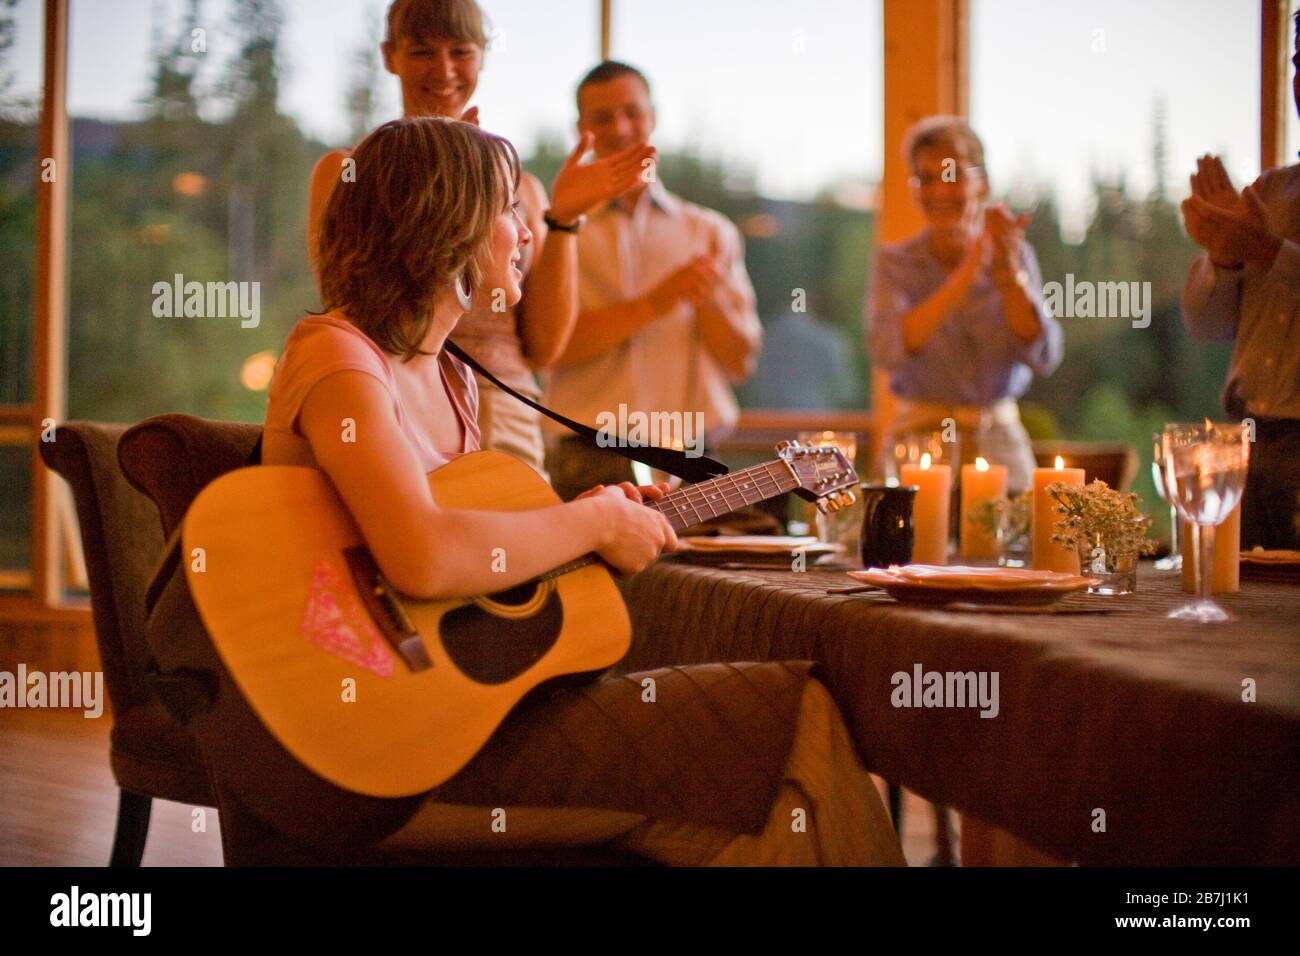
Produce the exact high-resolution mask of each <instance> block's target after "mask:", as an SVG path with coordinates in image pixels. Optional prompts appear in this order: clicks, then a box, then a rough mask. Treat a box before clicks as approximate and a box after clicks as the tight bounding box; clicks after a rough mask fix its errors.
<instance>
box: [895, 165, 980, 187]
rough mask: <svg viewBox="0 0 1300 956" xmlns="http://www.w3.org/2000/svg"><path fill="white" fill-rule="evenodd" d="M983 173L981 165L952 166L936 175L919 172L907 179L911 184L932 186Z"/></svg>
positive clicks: (959, 180)
mask: <svg viewBox="0 0 1300 956" xmlns="http://www.w3.org/2000/svg"><path fill="white" fill-rule="evenodd" d="M983 175H984V167H983V166H954V167H952V168H951V169H944V171H943V172H941V173H939V175H937V176H936V175H935V174H933V173H920V174H918V175H914V176H910V177H908V180H907V181H908V182H909V183H911V184H912V185H913V186H933V185H934V184H935V183H960V182H963V181H965V179H966V178H967V177H974V176H983Z"/></svg>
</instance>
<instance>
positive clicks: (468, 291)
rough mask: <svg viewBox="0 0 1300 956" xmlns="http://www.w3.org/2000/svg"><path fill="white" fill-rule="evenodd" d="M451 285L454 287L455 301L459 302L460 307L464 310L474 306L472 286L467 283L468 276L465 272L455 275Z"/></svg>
mask: <svg viewBox="0 0 1300 956" xmlns="http://www.w3.org/2000/svg"><path fill="white" fill-rule="evenodd" d="M453 285H455V287H456V301H457V302H459V303H460V307H461V308H462V309H464V310H465V311H466V312H468V311H469V310H470V309H472V308H474V299H473V295H474V287H473V286H471V285H470V284H469V278H468V277H467V276H466V275H465V273H463V272H462V273H461V274H460V275H458V276H456V281H455V283H453Z"/></svg>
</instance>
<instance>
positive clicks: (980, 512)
mask: <svg viewBox="0 0 1300 956" xmlns="http://www.w3.org/2000/svg"><path fill="white" fill-rule="evenodd" d="M1033 516H1034V493H1033V492H1032V491H1022V492H1021V493H1020V494H1018V495H1014V496H1012V497H1011V498H986V499H985V500H983V501H977V502H976V503H975V504H973V505H971V508H970V512H969V514H967V517H968V518H969V519H970V520H971V521H972V522H973V523H974V524H975V526H976V527H978V528H980V529H981V530H982V531H984V532H985V533H986V534H987V535H989V537H992V538H1000V539H1002V540H1005V541H1006V542H1007V543H1008V544H1012V543H1014V542H1016V541H1019V540H1020V539H1022V538H1025V537H1027V536H1028V535H1029V526H1030V523H1031V522H1032V520H1033Z"/></svg>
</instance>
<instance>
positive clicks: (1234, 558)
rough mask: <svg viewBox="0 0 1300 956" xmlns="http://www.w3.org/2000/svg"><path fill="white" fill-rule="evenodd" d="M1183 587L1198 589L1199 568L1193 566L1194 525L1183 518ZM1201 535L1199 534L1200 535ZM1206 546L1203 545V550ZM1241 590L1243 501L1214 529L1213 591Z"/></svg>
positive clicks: (1211, 586)
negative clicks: (1197, 569) (1195, 568)
mask: <svg viewBox="0 0 1300 956" xmlns="http://www.w3.org/2000/svg"><path fill="white" fill-rule="evenodd" d="M1181 524H1182V533H1183V538H1182V552H1183V590H1184V591H1186V592H1188V593H1189V594H1195V593H1196V572H1195V571H1193V570H1192V568H1193V567H1194V563H1193V561H1192V526H1191V525H1190V524H1189V523H1188V522H1186V521H1182V522H1181ZM1198 537H1199V536H1198ZM1203 550H1204V549H1202V551H1203ZM1240 590H1241V502H1240V501H1239V502H1237V507H1235V508H1233V509H1232V510H1231V511H1230V512H1228V517H1226V518H1224V519H1223V523H1222V524H1220V525H1219V526H1218V527H1216V528H1215V529H1214V571H1213V572H1212V574H1211V577H1210V592H1211V593H1212V594H1231V593H1232V592H1234V591H1240Z"/></svg>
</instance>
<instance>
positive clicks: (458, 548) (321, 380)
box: [262, 117, 902, 865]
mask: <svg viewBox="0 0 1300 956" xmlns="http://www.w3.org/2000/svg"><path fill="white" fill-rule="evenodd" d="M352 159H353V160H354V161H355V164H356V165H355V181H343V182H340V183H339V184H338V186H337V187H336V188H335V189H334V190H333V193H332V195H331V197H330V199H329V203H328V206H327V207H326V209H325V212H324V215H323V219H322V224H321V230H320V247H319V253H320V258H319V276H320V286H321V294H322V301H323V303H324V309H325V311H324V312H323V314H321V315H313V316H309V317H307V318H305V319H303V320H302V321H301V322H299V323H298V325H297V326H296V327H295V328H294V330H293V332H292V333H291V335H290V336H289V340H288V343H287V345H286V348H285V351H284V354H283V355H282V357H281V359H280V363H279V365H278V367H277V370H276V376H275V380H274V382H273V384H272V387H271V391H270V398H269V405H268V408H267V414H266V424H265V431H264V446H263V458H262V460H263V463H264V464H266V465H309V466H312V467H315V468H318V469H320V470H321V471H322V472H324V474H325V475H326V476H327V477H328V478H329V480H330V482H331V484H332V485H333V487H334V489H335V490H336V491H337V493H338V495H339V497H340V498H341V499H342V502H343V503H344V505H345V506H346V508H347V510H348V511H349V512H350V514H351V516H352V518H353V519H354V521H355V523H356V525H357V527H358V528H359V530H360V532H361V534H362V536H363V537H364V540H365V544H366V546H367V547H368V549H369V551H370V553H371V554H372V555H373V557H374V560H375V562H376V563H377V564H378V566H379V569H380V570H381V571H382V572H383V574H384V575H385V576H386V577H387V579H388V580H389V581H390V582H391V583H392V584H393V585H394V586H395V587H396V588H397V589H398V590H400V591H402V592H404V593H405V594H407V595H411V596H413V597H418V598H450V597H456V596H470V595H476V594H484V593H488V592H499V591H501V590H503V589H506V588H510V587H512V586H514V585H518V584H521V583H523V582H526V581H528V580H530V579H532V578H535V577H536V576H538V575H541V574H543V573H545V572H546V571H548V570H549V569H551V568H554V567H556V566H558V565H561V564H564V563H565V562H569V561H571V560H573V559H577V558H579V557H581V556H583V555H586V554H589V553H595V554H598V555H599V556H600V557H601V558H602V559H603V560H604V561H605V562H606V563H607V564H609V565H610V566H612V567H613V568H615V569H617V570H618V571H619V572H622V573H625V574H631V573H635V572H637V571H640V570H641V569H642V568H644V567H646V566H647V565H648V564H649V563H651V562H652V561H654V560H655V559H656V558H657V557H658V556H659V554H660V553H661V552H662V551H665V550H672V549H673V548H674V547H675V545H676V538H675V536H674V533H673V530H672V527H671V526H670V524H669V523H668V521H667V520H666V519H665V518H664V516H663V515H661V514H660V513H659V512H658V511H656V510H655V509H653V508H649V507H646V506H645V505H644V504H643V503H642V501H643V496H644V497H648V498H651V499H658V498H659V497H660V496H662V495H663V493H664V489H662V488H658V487H643V488H639V489H638V488H635V487H633V486H631V485H630V484H625V485H623V486H621V487H617V488H615V487H605V488H594V489H592V490H591V491H589V492H587V493H586V494H585V495H583V496H581V497H580V498H579V499H577V500H574V501H572V502H568V503H566V504H556V505H554V506H551V507H544V508H538V509H535V510H527V511H508V510H503V511H491V510H469V509H464V508H451V507H440V505H439V503H438V501H436V500H435V498H434V494H433V492H432V491H431V489H430V484H429V482H428V480H427V477H426V476H427V474H428V473H429V472H431V471H433V470H435V469H437V468H439V467H440V466H442V465H444V464H446V463H447V462H449V461H451V460H452V459H455V458H457V457H459V456H460V455H463V454H465V453H468V452H473V451H475V450H477V448H478V437H479V436H478V430H477V427H476V424H475V410H476V405H477V388H476V384H475V380H474V377H473V375H472V374H470V372H469V370H468V369H467V368H466V367H465V366H464V365H463V364H462V363H460V362H459V361H457V360H456V359H455V358H453V357H452V356H450V355H449V354H447V353H446V352H445V351H444V350H443V343H444V341H445V340H446V338H447V337H448V335H449V334H450V333H451V332H452V331H453V329H454V328H455V326H456V323H457V320H458V319H459V318H460V317H461V315H462V314H463V313H464V312H465V310H466V308H467V303H468V302H469V299H470V295H471V293H472V291H473V290H474V289H481V290H491V292H493V293H496V294H498V295H503V296H504V299H505V302H506V303H507V304H509V305H513V304H514V303H516V302H517V301H518V300H519V297H520V281H521V278H522V277H521V273H520V271H519V269H518V267H517V264H518V261H519V258H520V255H521V250H522V248H523V247H524V246H526V245H527V244H528V242H529V241H530V239H531V234H530V232H529V230H528V228H527V227H526V226H525V225H524V223H523V221H522V220H521V219H520V217H519V215H518V212H517V204H516V198H515V194H516V188H517V186H518V183H519V176H520V171H519V162H518V157H517V155H516V154H515V151H514V148H513V147H512V146H511V145H510V144H509V143H508V142H507V141H505V140H503V139H501V138H499V137H496V136H493V135H491V134H489V133H486V132H484V131H482V130H480V129H478V128H477V127H475V126H473V125H471V124H468V123H464V122H458V121H455V120H447V119H441V118H432V117H425V118H408V119H401V120H395V121H393V122H390V123H387V124H385V125H383V126H381V127H379V128H378V129H377V130H375V131H374V132H373V133H371V134H370V135H369V136H368V137H367V138H366V139H365V140H364V141H363V142H362V143H361V144H360V145H359V146H358V147H357V148H356V150H355V151H354V153H353V154H352ZM710 668H713V670H710ZM718 668H725V669H729V670H727V673H728V674H729V675H730V674H733V672H734V675H735V676H736V677H737V679H735V680H724V681H717V680H714V679H713V678H714V677H716V675H717V674H718V673H719V671H718V670H717V669H718ZM789 671H790V668H789V666H788V665H784V664H779V663H774V664H762V665H701V666H700V667H698V668H671V669H668V670H666V671H663V672H654V673H655V674H656V675H659V678H660V679H659V683H658V687H659V693H658V695H657V697H656V696H655V695H653V694H652V695H650V699H649V700H647V697H646V695H645V692H644V688H645V686H646V685H645V683H644V682H643V681H640V680H637V679H635V678H633V679H629V678H628V677H623V678H605V679H601V680H597V681H595V682H594V683H590V684H588V685H587V686H585V687H582V688H579V689H565V690H562V691H559V692H558V693H555V694H553V695H552V696H551V697H550V698H548V699H546V700H543V701H542V702H540V703H538V702H525V704H524V705H521V707H519V708H517V710H516V711H515V712H514V713H513V714H511V716H510V717H509V718H508V719H507V720H506V721H505V723H504V724H502V725H501V726H500V727H499V728H498V730H497V732H496V733H495V735H494V736H493V737H492V739H491V741H489V743H488V745H487V746H486V747H485V748H484V749H483V751H481V752H480V754H479V755H478V756H477V757H476V758H475V760H474V761H472V762H471V764H470V765H469V767H468V768H467V771H466V774H467V775H466V776H465V779H473V778H474V772H475V768H476V765H478V766H480V767H481V766H490V765H494V764H493V763H492V762H493V761H497V762H500V761H502V760H505V761H506V762H507V763H509V762H510V761H511V760H514V762H515V764H516V765H517V764H518V763H519V759H529V758H531V757H533V756H535V757H536V768H537V772H538V774H542V773H545V774H549V775H552V776H553V777H554V779H556V780H557V781H568V780H573V779H577V778H578V777H580V776H581V773H579V772H578V771H581V772H582V773H588V772H593V771H592V768H591V767H589V766H583V767H581V768H576V767H568V766H565V765H564V763H563V760H562V759H561V760H557V755H556V752H555V751H554V750H552V752H549V753H548V752H547V747H548V743H547V738H546V736H545V733H544V732H543V730H541V729H539V728H545V727H546V726H547V721H546V719H545V718H546V715H547V714H548V713H551V712H554V713H555V714H556V715H557V718H556V719H557V720H558V719H560V717H559V716H558V715H562V714H571V713H572V712H573V708H575V707H577V706H579V705H581V706H587V705H592V706H593V707H594V708H595V709H594V710H593V711H592V713H594V714H598V715H600V716H601V717H602V719H603V722H602V723H597V722H595V721H594V720H584V721H583V722H580V723H579V724H578V725H575V726H568V725H566V729H565V733H566V734H567V735H568V737H569V738H570V739H569V740H568V741H566V742H569V743H574V748H573V751H572V752H574V753H584V754H588V753H595V752H597V751H598V750H599V749H600V746H601V745H602V742H603V743H605V744H607V743H608V740H609V739H610V738H611V735H615V734H617V733H622V734H624V735H626V736H627V740H628V741H629V744H628V746H627V747H626V748H624V749H625V750H626V751H631V750H633V749H636V750H638V751H643V752H644V753H645V754H648V755H653V754H655V753H661V754H662V753H674V752H675V753H678V754H686V755H687V756H689V757H690V758H691V759H688V760H686V761H685V762H681V766H680V768H679V769H680V772H681V774H682V776H680V777H679V778H677V781H676V782H677V783H680V784H683V787H684V789H683V792H684V793H685V792H686V791H688V790H690V789H691V788H692V787H694V788H696V789H698V788H699V787H700V786H702V785H703V783H702V782H703V781H705V780H714V781H720V782H719V783H718V784H717V786H718V787H719V788H720V789H719V793H720V794H722V793H725V788H726V786H727V785H728V784H727V781H728V780H735V779H739V778H740V777H742V776H743V775H744V774H745V773H747V772H749V771H750V770H751V769H752V766H753V765H755V764H761V763H762V760H761V759H756V758H755V756H754V754H755V748H756V747H757V748H761V747H762V746H764V743H763V742H761V741H759V742H756V741H754V740H753V739H750V738H751V737H752V736H753V735H752V734H747V733H746V732H745V731H746V728H745V727H737V726H734V725H732V726H723V727H720V726H718V720H719V718H718V717H717V715H719V714H725V713H728V712H734V709H733V710H731V711H729V710H728V707H727V704H728V702H727V701H725V700H722V699H720V698H721V695H728V694H730V695H735V694H745V693H750V694H754V693H756V692H758V691H756V690H755V689H756V688H759V689H761V693H763V694H767V695H768V697H767V698H765V699H763V700H761V701H759V702H758V704H759V706H760V707H761V706H763V705H766V706H767V707H768V708H769V709H778V708H779V704H780V703H781V701H780V699H779V697H780V695H782V694H785V695H794V696H795V697H796V698H797V701H790V702H789V703H790V707H789V713H790V714H791V715H792V716H794V718H795V728H794V731H793V734H792V737H791V739H790V740H789V742H788V747H787V749H786V751H785V752H784V754H783V758H784V762H783V764H782V763H781V762H780V761H778V763H777V766H778V767H781V766H783V767H784V769H783V770H778V771H776V772H775V773H774V774H771V775H770V776H771V780H770V781H768V782H770V784H771V791H772V792H773V793H774V798H773V799H772V801H771V803H770V811H769V814H768V819H767V823H766V826H765V827H764V828H762V830H761V832H758V831H757V830H754V831H753V832H749V833H745V832H740V831H739V829H730V830H729V829H727V828H726V827H724V826H719V825H716V824H705V823H701V822H699V820H700V817H699V815H698V814H695V815H692V813H691V812H690V807H688V806H686V803H687V802H689V801H687V799H686V798H685V797H684V798H683V804H682V806H683V809H682V813H681V815H679V816H676V817H674V816H672V815H671V814H670V813H662V814H657V815H652V814H651V813H648V812H636V811H637V810H641V809H644V808H645V807H662V806H666V805H669V804H671V800H669V797H670V795H668V794H665V793H664V792H663V789H664V788H672V787H673V786H674V780H673V779H667V780H663V781H662V784H661V785H654V781H650V782H648V783H647V785H645V786H642V787H641V788H640V790H641V791H643V792H644V793H643V796H642V797H639V798H635V799H633V798H626V797H624V798H620V799H613V798H611V799H609V800H604V799H596V800H593V802H591V803H585V804H583V803H577V804H573V805H567V804H564V802H563V801H558V805H551V806H502V805H501V804H499V803H496V802H495V801H496V800H498V799H499V798H500V797H501V794H500V793H499V792H492V793H487V792H485V793H483V794H482V795H481V799H482V802H481V803H480V802H478V800H477V799H475V798H476V797H477V796H478V795H477V794H474V793H470V794H468V796H467V794H466V788H465V787H464V786H461V787H459V788H457V787H456V786H450V787H448V788H443V789H442V790H441V791H435V794H434V796H433V798H431V799H430V800H429V801H427V803H426V804H425V805H424V806H423V807H422V809H421V810H420V812H419V813H417V815H416V816H415V817H414V818H413V819H412V820H411V821H410V823H409V824H408V825H407V826H406V827H405V828H404V829H403V830H402V831H400V832H399V833H398V834H396V835H395V836H394V837H393V838H392V839H394V840H398V841H400V842H403V843H415V844H418V845H422V846H428V847H430V848H446V847H462V848H463V847H484V848H504V847H508V846H520V845H527V846H540V845H548V844H549V845H566V844H568V845H575V844H583V845H585V844H593V843H606V842H610V843H613V844H615V845H617V846H620V847H624V848H627V849H631V850H633V851H635V852H638V853H642V854H644V855H646V856H650V857H652V858H654V859H657V860H660V861H662V862H666V863H674V864H723V865H725V864H744V863H793V864H804V863H826V864H831V863H851V864H870V863H877V864H901V863H902V855H901V853H900V851H899V847H898V840H897V836H896V835H895V833H894V831H893V828H892V827H891V826H890V824H889V821H888V818H887V816H886V814H885V811H884V807H883V805H882V803H881V801H880V798H879V795H878V793H877V792H876V790H875V787H874V785H873V783H872V782H871V779H870V777H869V776H868V775H867V773H866V772H865V770H864V769H863V768H862V766H861V764H860V763H859V761H858V758H857V755H856V752H855V750H854V748H853V745H852V743H851V741H850V738H849V735H848V732H847V729H846V728H845V726H844V723H843V720H842V718H841V717H840V714H839V711H838V710H837V709H836V706H835V704H834V703H833V701H832V700H831V698H830V696H829V694H828V693H827V691H826V690H825V688H824V687H822V686H821V684H819V683H818V682H817V681H816V680H815V679H812V678H811V677H808V676H807V674H806V671H805V672H803V674H802V676H801V677H800V678H799V679H797V680H794V681H793V682H791V681H790V680H786V679H785V678H786V677H788V675H789ZM774 675H775V678H776V679H774ZM678 686H683V687H690V688H692V691H691V694H692V699H693V700H695V702H696V706H693V707H692V708H691V711H690V716H689V717H687V716H686V715H685V713H684V712H683V711H682V710H681V709H678V711H677V712H676V713H674V712H673V710H672V709H673V708H674V707H675V703H674V701H675V700H676V699H678V698H676V697H674V693H675V692H671V689H672V688H674V687H678ZM700 694H703V695H704V696H705V697H706V698H708V699H706V700H704V701H703V704H702V705H701V703H700V701H699V699H698V698H699V695H700ZM711 695H713V696H711ZM714 696H717V697H718V698H719V699H713V698H714ZM680 699H681V700H685V699H686V698H685V697H682V698H680ZM539 715H540V719H539ZM706 724H707V725H708V726H706ZM574 735H578V736H579V737H581V736H583V735H587V736H589V738H590V741H591V746H584V742H583V741H582V740H578V741H576V742H573V741H572V740H571V738H572V737H573V736H574ZM665 735H668V736H667V737H665ZM728 735H729V736H728ZM435 745H436V744H434V743H433V742H431V746H435ZM566 752H568V751H566ZM516 758H518V759H516ZM593 759H594V758H593ZM620 759H623V760H624V762H625V763H626V769H625V770H624V771H619V772H620V773H622V774H623V776H622V777H620V778H619V780H620V782H621V783H624V784H626V783H628V781H629V779H630V777H632V776H635V775H636V773H637V772H638V770H637V768H638V766H641V764H638V762H637V760H636V759H635V755H633V754H631V753H628V754H626V756H625V757H623V758H620ZM647 759H653V758H652V757H647ZM692 759H693V760H694V761H696V762H695V763H692V762H691V760H692ZM704 762H707V765H705V763H704ZM606 764H608V760H606ZM604 769H605V770H606V771H609V770H610V767H609V766H605V767H604ZM596 775H597V776H598V775H599V774H596ZM659 776H660V778H662V777H663V772H662V771H660V772H659ZM456 782H457V778H453V779H452V781H451V784H453V785H454V784H455V783H456ZM616 789H619V788H616ZM621 789H622V790H627V791H630V790H636V789H637V788H636V787H634V786H631V787H622V788H621ZM567 792H576V791H573V790H572V787H571V788H570V790H569V791H567ZM440 793H442V794H445V793H453V794H455V795H456V800H455V802H450V801H448V800H447V799H445V798H444V797H441V796H440ZM719 799H721V797H720V798H719ZM765 799H766V798H765ZM502 821H508V822H505V823H504V824H503V822H502Z"/></svg>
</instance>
